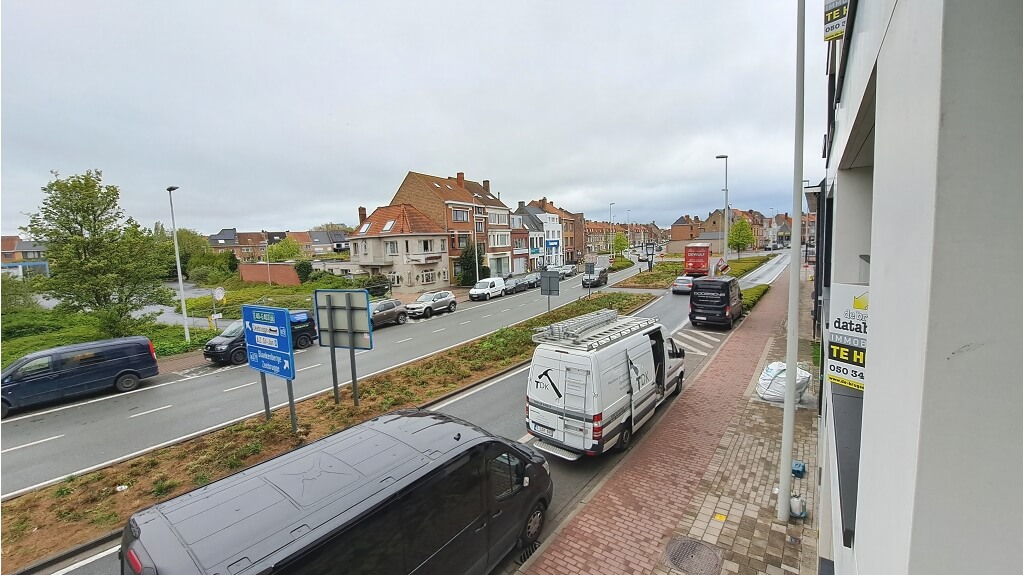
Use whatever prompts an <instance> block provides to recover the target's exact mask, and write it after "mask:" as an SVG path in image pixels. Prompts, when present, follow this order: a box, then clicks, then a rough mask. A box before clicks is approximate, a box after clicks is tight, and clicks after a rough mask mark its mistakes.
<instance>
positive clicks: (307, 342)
mask: <svg viewBox="0 0 1024 575" xmlns="http://www.w3.org/2000/svg"><path fill="white" fill-rule="evenodd" d="M311 345H313V339H312V338H311V337H309V336H308V335H306V334H302V335H300V336H299V337H298V338H297V339H296V340H295V347H297V348H299V349H306V348H307V347H309V346H311Z"/></svg>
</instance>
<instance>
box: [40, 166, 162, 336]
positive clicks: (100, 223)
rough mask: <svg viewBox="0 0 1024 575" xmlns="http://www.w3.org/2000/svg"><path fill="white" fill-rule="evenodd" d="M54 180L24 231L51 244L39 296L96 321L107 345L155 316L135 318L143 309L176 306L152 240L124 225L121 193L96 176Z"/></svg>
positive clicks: (128, 221) (92, 173)
mask: <svg viewBox="0 0 1024 575" xmlns="http://www.w3.org/2000/svg"><path fill="white" fill-rule="evenodd" d="M52 174H53V179H52V180H51V181H50V182H49V183H48V184H47V185H46V186H45V187H43V188H42V190H43V194H44V198H43V203H42V205H41V206H40V208H39V212H37V213H34V214H30V215H29V224H28V225H27V226H25V227H23V228H21V230H22V231H23V232H25V233H27V234H28V236H29V237H30V238H32V239H33V240H35V241H37V242H43V243H45V244H46V250H47V251H46V257H47V260H48V261H49V262H50V277H48V278H42V279H41V280H40V286H39V288H40V293H42V294H44V295H47V296H49V297H52V298H56V299H58V300H60V304H59V305H58V308H60V309H63V310H67V311H81V312H85V313H88V314H91V315H93V316H95V317H96V318H97V319H98V320H99V323H100V328H101V329H102V330H103V332H104V333H105V334H106V335H108V336H110V337H119V336H123V335H129V334H132V333H138V330H139V329H140V328H141V327H142V326H144V325H146V324H150V323H152V322H153V320H154V318H155V317H156V315H157V314H156V313H151V314H138V312H139V311H141V310H142V308H144V307H145V306H148V305H153V304H171V303H173V293H172V292H171V291H170V290H168V289H167V288H165V287H163V286H162V285H161V280H162V279H163V278H164V276H165V275H166V272H167V270H166V266H165V264H166V262H165V261H164V259H163V258H162V257H161V250H160V249H159V245H158V244H157V242H156V239H155V238H154V237H153V232H152V231H150V230H148V229H145V228H143V227H141V226H140V225H139V224H138V223H137V222H136V221H135V220H134V219H132V218H130V217H129V218H125V215H124V211H123V210H122V209H121V208H120V206H119V205H118V201H119V199H120V195H121V193H120V190H119V189H118V188H117V186H112V185H103V179H102V173H101V172H100V171H99V170H89V171H87V172H86V173H84V174H79V175H74V176H69V177H67V178H61V177H60V175H59V174H58V173H57V172H52ZM136 316H137V317H136Z"/></svg>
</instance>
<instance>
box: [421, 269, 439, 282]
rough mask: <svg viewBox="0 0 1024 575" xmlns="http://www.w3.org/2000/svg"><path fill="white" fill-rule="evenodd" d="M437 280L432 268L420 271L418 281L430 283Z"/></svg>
mask: <svg viewBox="0 0 1024 575" xmlns="http://www.w3.org/2000/svg"><path fill="white" fill-rule="evenodd" d="M436 281H437V272H435V271H434V270H426V271H422V272H420V282H421V283H425V284H432V283H434V282H436Z"/></svg>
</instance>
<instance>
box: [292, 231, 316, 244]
mask: <svg viewBox="0 0 1024 575" xmlns="http://www.w3.org/2000/svg"><path fill="white" fill-rule="evenodd" d="M288 237H289V238H291V239H293V240H295V241H296V242H297V243H298V244H299V245H304V244H311V243H313V238H311V237H310V236H309V232H288Z"/></svg>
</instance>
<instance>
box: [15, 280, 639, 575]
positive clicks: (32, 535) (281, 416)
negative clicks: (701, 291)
mask: <svg viewBox="0 0 1024 575" xmlns="http://www.w3.org/2000/svg"><path fill="white" fill-rule="evenodd" d="M651 299H653V296H650V295H648V294H631V293H608V292H605V293H600V294H594V295H593V296H591V297H590V298H581V299H580V300H577V301H576V302H573V303H571V304H568V305H565V306H563V307H560V308H557V309H554V310H552V311H550V312H548V313H545V314H542V315H540V316H537V317H535V318H531V319H529V320H526V321H524V322H522V323H518V324H515V325H511V326H508V327H504V328H502V329H499V330H498V331H496V332H494V333H492V334H490V335H487V336H484V337H482V338H480V339H477V340H474V341H471V342H468V343H466V344H464V345H461V346H459V347H457V348H453V349H450V350H447V351H443V352H440V353H436V354H434V355H431V356H429V357H426V358H424V359H422V360H419V361H416V362H414V363H411V364H408V365H405V366H402V367H399V368H396V369H392V370H390V371H387V372H385V373H381V374H377V375H375V376H372V377H367V378H363V379H360V380H359V390H360V402H359V403H360V405H359V407H358V408H357V407H355V406H353V405H352V395H351V388H350V387H345V388H342V390H341V403H340V404H337V405H336V404H335V403H334V400H333V395H332V394H330V393H326V394H323V395H320V396H317V397H315V398H311V399H309V400H306V401H303V402H300V403H298V404H297V405H296V412H297V415H298V420H299V426H300V428H299V433H298V434H293V433H292V432H291V423H290V421H289V418H288V415H287V410H284V411H283V413H282V412H278V413H275V415H274V417H272V418H271V420H270V421H265V420H264V419H263V417H262V416H258V417H253V418H250V419H247V420H245V421H242V422H239V423H236V424H234V425H231V426H228V427H225V428H223V429H220V430H218V431H215V432H213V433H210V434H207V435H204V436H202V437H197V438H195V439H192V440H189V441H186V442H183V443H180V444H177V445H174V446H170V447H167V448H163V449H159V450H156V451H153V452H150V453H147V454H146V455H143V456H140V457H138V458H135V459H132V460H129V461H125V462H122V463H119V464H116V465H112V466H110V467H107V468H104V469H100V470H97V471H94V472H92V473H88V474H85V475H82V476H81V477H74V476H72V477H68V478H66V479H65V480H64V481H62V482H60V483H57V484H55V485H51V486H49V487H46V488H42V489H38V490H36V491H33V492H30V493H26V494H24V495H21V496H19V497H16V498H14V499H11V500H9V501H5V502H4V503H3V504H2V505H0V511H2V543H3V559H4V561H3V570H2V572H3V573H11V572H13V571H15V570H16V569H20V568H21V567H24V566H25V565H28V564H29V563H31V562H34V561H36V560H39V559H41V558H43V557H46V556H49V555H52V554H54V553H58V552H60V551H62V550H65V549H68V548H70V547H73V546H74V545H77V544H81V543H84V542H86V541H90V540H92V539H94V538H96V537H99V536H101V535H104V534H106V533H109V532H110V531H113V530H115V529H118V528H120V527H121V526H123V525H124V523H125V521H127V519H128V517H129V516H130V515H131V514H132V513H133V512H135V511H137V510H139V509H144V508H146V507H149V506H151V505H153V504H155V503H159V502H160V501H164V500H166V499H169V498H171V497H174V496H176V495H181V494H182V493H184V492H186V491H189V490H190V489H194V488H196V487H201V486H203V485H206V484H207V483H210V482H211V481H215V480H217V479H220V478H222V477H225V476H227V475H230V474H231V473H235V472H237V471H239V470H241V469H242V468H244V467H249V466H251V465H254V464H256V463H259V462H261V461H265V460H267V459H270V458H272V457H275V456H277V455H280V454H282V453H285V452H287V451H290V450H292V449H295V448H296V447H299V446H301V445H304V444H306V443H308V442H311V441H315V440H317V439H320V438H322V437H324V436H326V435H329V434H331V433H334V432H336V431H340V430H342V429H344V428H346V427H349V426H352V425H355V424H357V423H360V422H362V421H366V420H368V419H371V418H373V417H376V416H378V415H381V414H383V413H387V412H389V411H392V410H395V409H399V408H403V407H413V406H416V405H422V404H424V403H427V402H429V401H432V400H434V399H437V398H439V397H441V396H443V395H445V394H448V393H451V392H453V391H456V390H458V389H461V388H464V387H469V386H470V385H473V384H475V383H477V382H479V381H482V380H485V379H488V378H489V377H491V376H493V375H495V374H497V373H499V372H501V371H503V370H505V369H506V368H508V367H510V366H512V365H515V364H518V363H521V362H523V361H527V360H529V359H530V357H531V356H532V354H533V348H534V343H533V340H532V339H531V336H532V335H533V328H534V327H540V326H544V325H548V324H550V323H553V322H556V321H561V320H563V319H568V318H570V317H575V316H578V315H581V314H584V313H588V312H591V311H594V310H597V309H601V308H612V309H617V310H619V311H620V312H622V313H628V312H630V311H632V310H635V309H637V308H639V307H640V306H642V305H643V304H645V303H647V302H648V301H650V300H651ZM509 409H514V410H521V409H522V405H519V404H516V405H514V406H509ZM485 427H486V424H485Z"/></svg>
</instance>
